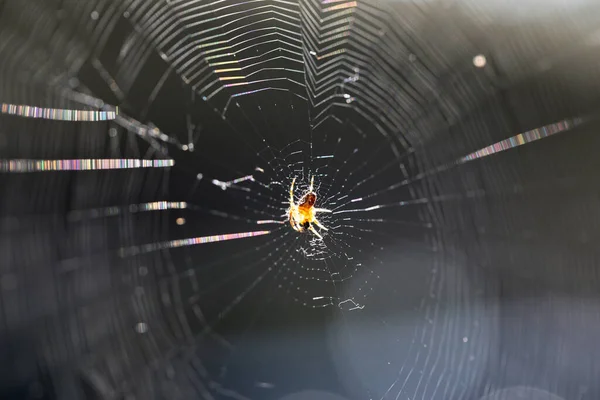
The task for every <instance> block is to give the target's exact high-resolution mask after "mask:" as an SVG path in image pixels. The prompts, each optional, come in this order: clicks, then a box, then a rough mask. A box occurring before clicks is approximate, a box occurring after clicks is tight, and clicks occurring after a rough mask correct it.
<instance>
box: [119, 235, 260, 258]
mask: <svg viewBox="0 0 600 400" xmlns="http://www.w3.org/2000/svg"><path fill="white" fill-rule="evenodd" d="M269 233H271V231H253V232H240V233H227V234H224V235H213V236H201V237H195V238H188V239H177V240H171V241H168V242H162V243H149V244H145V245H143V246H135V247H129V248H123V249H121V250H120V254H121V256H123V257H125V256H130V255H136V254H141V253H149V252H152V251H157V250H164V249H173V248H178V247H186V246H195V245H198V244H206V243H215V242H223V241H227V240H235V239H245V238H249V237H255V236H262V235H268V234H269Z"/></svg>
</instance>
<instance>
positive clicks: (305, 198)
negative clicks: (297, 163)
mask: <svg viewBox="0 0 600 400" xmlns="http://www.w3.org/2000/svg"><path fill="white" fill-rule="evenodd" d="M314 181H315V177H314V176H313V177H312V178H311V179H310V188H309V189H308V192H306V193H304V194H303V195H302V197H301V198H300V202H299V203H298V204H296V203H294V183H296V178H294V179H292V186H291V187H290V208H289V209H288V216H289V218H290V225H292V228H294V230H295V231H296V232H304V231H306V230H307V229H308V230H309V231H311V232H312V233H313V234H314V235H315V236H316V237H318V238H319V239H320V240H323V236H321V234H319V232H317V230H316V229H315V227H314V226H313V224H314V225H316V226H318V227H319V228H320V229H322V230H324V231H326V230H328V229H327V228H325V227H324V226H323V225H321V223H320V222H319V220H318V219H317V216H316V214H317V213H320V212H331V210H327V209H325V208H315V203H316V201H317V194H316V193H315V192H314V191H313V186H314Z"/></svg>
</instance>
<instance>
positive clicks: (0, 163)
mask: <svg viewBox="0 0 600 400" xmlns="http://www.w3.org/2000/svg"><path fill="white" fill-rule="evenodd" d="M173 165H175V161H174V160H138V159H81V160H0V172H12V173H25V172H46V171H91V170H110V169H133V168H167V167H172V166H173Z"/></svg>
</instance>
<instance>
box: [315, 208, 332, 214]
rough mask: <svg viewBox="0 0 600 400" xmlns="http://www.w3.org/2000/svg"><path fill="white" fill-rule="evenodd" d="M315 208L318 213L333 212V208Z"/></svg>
mask: <svg viewBox="0 0 600 400" xmlns="http://www.w3.org/2000/svg"><path fill="white" fill-rule="evenodd" d="M313 210H315V212H316V213H319V212H324V213H330V212H331V210H328V209H326V208H313Z"/></svg>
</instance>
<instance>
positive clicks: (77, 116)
mask: <svg viewBox="0 0 600 400" xmlns="http://www.w3.org/2000/svg"><path fill="white" fill-rule="evenodd" d="M0 110H1V112H2V114H8V115H16V116H19V117H25V118H41V119H54V120H59V121H89V122H94V121H111V120H113V119H115V118H116V117H117V115H118V109H117V111H85V110H67V109H60V108H43V107H35V106H28V105H16V104H6V103H2V107H1V108H0Z"/></svg>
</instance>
